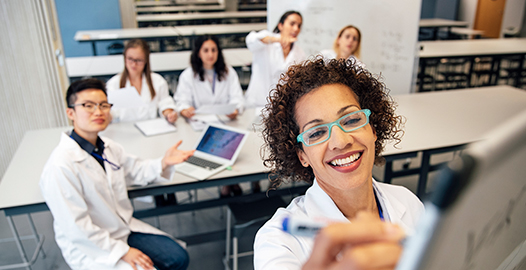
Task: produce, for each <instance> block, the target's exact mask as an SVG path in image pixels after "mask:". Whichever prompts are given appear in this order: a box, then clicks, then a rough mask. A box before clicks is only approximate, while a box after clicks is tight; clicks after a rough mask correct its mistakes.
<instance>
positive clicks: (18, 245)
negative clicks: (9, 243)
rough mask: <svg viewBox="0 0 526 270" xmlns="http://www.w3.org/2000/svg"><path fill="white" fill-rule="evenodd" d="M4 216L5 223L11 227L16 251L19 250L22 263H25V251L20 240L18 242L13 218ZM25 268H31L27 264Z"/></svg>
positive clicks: (26, 262) (29, 269)
mask: <svg viewBox="0 0 526 270" xmlns="http://www.w3.org/2000/svg"><path fill="white" fill-rule="evenodd" d="M6 218H7V223H9V227H10V228H11V233H12V234H13V237H14V238H15V243H16V247H17V248H18V252H20V257H21V258H22V261H23V264H24V265H27V264H28V263H29V262H28V261H27V257H26V252H25V251H24V247H22V242H20V236H19V235H18V231H17V230H16V227H15V224H14V223H13V218H12V217H11V216H6ZM6 269H7V268H6ZM26 269H27V270H31V266H29V265H27V266H26Z"/></svg>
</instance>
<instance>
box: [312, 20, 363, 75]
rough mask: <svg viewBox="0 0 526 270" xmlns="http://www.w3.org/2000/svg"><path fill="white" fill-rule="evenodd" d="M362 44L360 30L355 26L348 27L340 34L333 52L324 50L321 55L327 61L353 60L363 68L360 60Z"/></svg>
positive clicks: (335, 41)
mask: <svg viewBox="0 0 526 270" xmlns="http://www.w3.org/2000/svg"><path fill="white" fill-rule="evenodd" d="M361 42H362V33H361V32H360V30H359V29H358V28H357V27H356V26H354V25H347V26H345V27H343V28H342V29H341V30H340V31H339V32H338V36H337V37H336V39H335V40H334V44H333V46H332V50H323V51H321V54H322V55H323V57H324V58H326V59H351V60H353V61H356V63H357V64H358V65H360V66H361V67H365V65H364V64H363V63H362V62H360V60H359V58H360V49H361V48H360V45H361Z"/></svg>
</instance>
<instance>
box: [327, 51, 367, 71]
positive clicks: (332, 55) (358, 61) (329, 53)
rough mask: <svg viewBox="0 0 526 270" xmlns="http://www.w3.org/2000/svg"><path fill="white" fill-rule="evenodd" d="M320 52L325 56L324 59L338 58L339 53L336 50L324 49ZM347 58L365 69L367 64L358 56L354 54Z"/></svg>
mask: <svg viewBox="0 0 526 270" xmlns="http://www.w3.org/2000/svg"><path fill="white" fill-rule="evenodd" d="M320 54H321V55H322V56H323V59H326V60H330V59H334V58H336V56H337V54H336V52H335V51H334V50H322V51H321V52H320ZM347 60H351V61H354V62H355V63H356V65H358V66H360V67H361V68H364V69H365V64H364V63H362V62H361V61H360V60H358V58H356V57H355V56H354V55H350V56H349V58H347Z"/></svg>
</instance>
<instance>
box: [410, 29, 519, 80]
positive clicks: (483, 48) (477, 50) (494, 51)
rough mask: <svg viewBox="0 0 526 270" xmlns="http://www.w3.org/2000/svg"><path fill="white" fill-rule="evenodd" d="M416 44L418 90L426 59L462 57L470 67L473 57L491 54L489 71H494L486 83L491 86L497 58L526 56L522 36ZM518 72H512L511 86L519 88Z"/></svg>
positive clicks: (498, 64) (496, 71)
mask: <svg viewBox="0 0 526 270" xmlns="http://www.w3.org/2000/svg"><path fill="white" fill-rule="evenodd" d="M419 47H420V51H419V52H418V55H419V57H420V63H419V67H420V74H419V79H420V85H419V89H423V84H424V76H425V70H426V66H428V62H429V61H431V62H433V61H435V60H439V59H442V58H466V59H468V61H469V62H470V65H471V66H473V63H474V61H475V59H476V58H480V57H491V58H493V59H492V68H491V70H493V71H494V72H493V73H492V74H490V76H491V77H492V79H491V80H490V83H489V84H490V85H494V84H496V83H497V78H498V76H499V72H500V60H501V59H502V58H505V57H511V56H518V57H521V56H522V57H525V56H526V38H506V39H472V40H443V41H422V42H419ZM523 62H524V61H520V63H519V67H518V69H519V70H522V69H523V68H524V67H523ZM520 74H521V72H517V74H516V78H515V82H516V84H515V85H514V86H515V87H520ZM471 75H472V70H471V68H470V71H469V75H468V76H469V78H471ZM471 86H472V85H471V80H469V81H468V87H471ZM475 86H477V85H475Z"/></svg>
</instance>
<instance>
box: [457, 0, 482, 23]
mask: <svg viewBox="0 0 526 270" xmlns="http://www.w3.org/2000/svg"><path fill="white" fill-rule="evenodd" d="M477 3H478V0H460V4H459V7H458V20H459V21H465V22H468V27H469V28H473V25H475V13H476V12H477Z"/></svg>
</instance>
